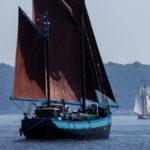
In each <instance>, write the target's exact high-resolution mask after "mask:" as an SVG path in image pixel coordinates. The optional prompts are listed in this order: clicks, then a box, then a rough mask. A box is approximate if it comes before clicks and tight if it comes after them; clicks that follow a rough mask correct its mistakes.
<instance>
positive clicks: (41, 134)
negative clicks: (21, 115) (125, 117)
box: [21, 118, 111, 139]
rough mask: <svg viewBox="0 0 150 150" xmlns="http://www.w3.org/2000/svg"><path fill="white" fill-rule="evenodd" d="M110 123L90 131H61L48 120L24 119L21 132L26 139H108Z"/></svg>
mask: <svg viewBox="0 0 150 150" xmlns="http://www.w3.org/2000/svg"><path fill="white" fill-rule="evenodd" d="M110 128H111V123H109V124H107V125H105V126H101V127H96V128H90V129H61V128H58V127H57V126H56V125H55V124H54V123H53V121H51V120H50V119H44V120H43V119H34V118H33V119H24V120H22V129H21V131H22V132H23V134H24V135H25V137H26V138H27V139H55V138H59V139H91V138H99V139H108V138H109V132H110Z"/></svg>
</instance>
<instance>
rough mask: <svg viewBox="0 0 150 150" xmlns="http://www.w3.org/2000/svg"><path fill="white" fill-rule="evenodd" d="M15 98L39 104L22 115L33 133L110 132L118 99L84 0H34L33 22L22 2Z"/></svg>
mask: <svg viewBox="0 0 150 150" xmlns="http://www.w3.org/2000/svg"><path fill="white" fill-rule="evenodd" d="M97 93H100V94H101V95H98V94H97ZM11 99H12V100H16V101H21V102H30V103H31V104H33V105H34V106H35V107H36V108H35V113H33V115H32V116H31V113H24V119H23V120H22V126H21V130H20V131H21V132H22V133H23V134H24V135H25V137H26V138H28V139H41V138H108V137H109V131H110V127H111V116H112V115H111V112H110V107H116V100H115V97H114V95H113V92H112V89H111V86H110V83H109V81H108V78H107V75H106V72H105V69H104V65H103V63H102V59H101V56H100V54H99V50H98V46H97V43H96V40H95V37H94V33H93V30H92V26H91V23H90V20H89V16H88V12H87V9H86V5H85V2H84V0H33V22H32V21H31V20H30V19H29V18H28V17H27V15H26V14H25V12H23V10H22V9H21V8H19V30H18V45H17V53H16V66H15V79H14V89H13V96H12V97H11ZM109 99H111V100H112V101H113V102H114V103H115V106H113V105H110V104H109V102H108V100H109ZM88 101H90V102H91V103H93V104H91V103H90V104H89V105H87V102H88ZM35 103H36V104H35ZM37 103H39V104H40V105H38V104H37ZM71 105H74V106H76V107H77V106H78V107H79V108H76V109H75V110H74V111H71V110H69V109H70V108H71ZM30 107H31V105H30ZM29 114H30V115H29ZM30 116H31V117H30Z"/></svg>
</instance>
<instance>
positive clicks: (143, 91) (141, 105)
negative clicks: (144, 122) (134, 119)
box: [134, 86, 150, 119]
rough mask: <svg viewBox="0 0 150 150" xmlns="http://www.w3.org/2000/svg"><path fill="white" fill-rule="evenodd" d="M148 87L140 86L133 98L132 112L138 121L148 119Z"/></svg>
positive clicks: (149, 104)
mask: <svg viewBox="0 0 150 150" xmlns="http://www.w3.org/2000/svg"><path fill="white" fill-rule="evenodd" d="M149 96H150V87H148V86H142V87H141V88H140V90H139V93H138V95H137V96H136V97H135V107H134V112H135V113H136V114H137V116H138V119H150V99H149Z"/></svg>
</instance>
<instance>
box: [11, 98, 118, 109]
mask: <svg viewBox="0 0 150 150" xmlns="http://www.w3.org/2000/svg"><path fill="white" fill-rule="evenodd" d="M10 99H11V100H17V101H26V102H38V103H46V102H48V100H47V99H30V98H16V97H11V98H10ZM50 102H52V103H62V102H64V104H66V105H75V106H81V103H80V102H71V101H62V100H50ZM98 106H99V107H104V108H105V107H115V108H118V105H109V104H99V105H98Z"/></svg>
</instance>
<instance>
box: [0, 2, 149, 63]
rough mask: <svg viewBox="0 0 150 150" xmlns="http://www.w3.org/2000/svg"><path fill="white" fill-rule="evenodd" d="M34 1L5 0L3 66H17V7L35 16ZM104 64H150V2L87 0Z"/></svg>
mask: <svg viewBox="0 0 150 150" xmlns="http://www.w3.org/2000/svg"><path fill="white" fill-rule="evenodd" d="M31 1H32V0H1V4H0V63H1V62H3V63H7V64H11V65H14V63H15V50H16V39H17V21H18V17H17V15H18V14H17V12H18V10H17V7H18V6H19V5H20V6H21V7H22V8H23V9H24V10H25V11H26V12H30V13H28V15H29V16H31V7H32V6H31ZM86 3H87V7H88V11H89V14H90V18H91V21H92V25H93V28H94V31H95V35H96V39H97V42H98V46H99V49H100V53H101V55H102V58H103V61H104V62H105V63H106V62H109V61H113V62H117V63H122V64H125V63H130V62H134V61H140V62H142V63H144V64H150V0H86Z"/></svg>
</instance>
